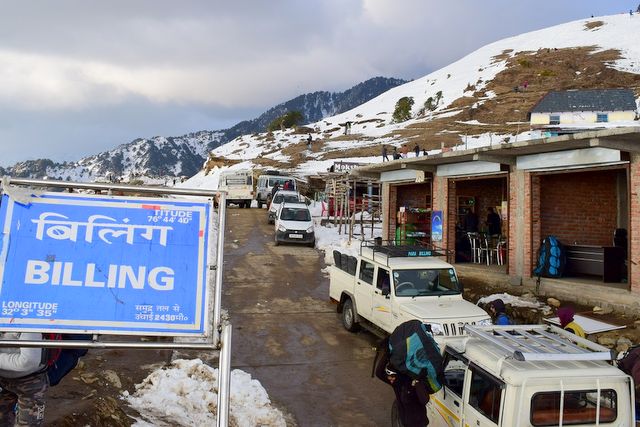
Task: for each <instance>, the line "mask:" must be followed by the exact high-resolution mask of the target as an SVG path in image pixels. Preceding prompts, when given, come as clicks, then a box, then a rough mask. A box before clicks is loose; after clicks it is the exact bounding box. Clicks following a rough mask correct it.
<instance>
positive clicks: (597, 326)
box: [544, 314, 626, 335]
mask: <svg viewBox="0 0 640 427" xmlns="http://www.w3.org/2000/svg"><path fill="white" fill-rule="evenodd" d="M544 321H545V322H548V323H551V324H553V325H556V326H560V319H559V318H558V317H551V318H549V319H544ZM573 321H574V322H576V323H577V324H578V325H580V326H581V327H582V329H584V332H585V333H586V334H587V335H589V334H597V333H599V332H606V331H615V330H616V329H624V328H626V326H624V325H622V326H618V325H612V324H611V323H606V322H601V321H599V320H595V319H592V318H590V317H585V316H581V315H579V314H576V315H574V316H573Z"/></svg>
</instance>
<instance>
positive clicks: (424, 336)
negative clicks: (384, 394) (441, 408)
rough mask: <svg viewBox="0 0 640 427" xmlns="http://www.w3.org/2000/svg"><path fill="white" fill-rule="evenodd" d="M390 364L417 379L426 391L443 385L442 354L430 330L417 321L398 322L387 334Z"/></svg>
mask: <svg viewBox="0 0 640 427" xmlns="http://www.w3.org/2000/svg"><path fill="white" fill-rule="evenodd" d="M389 356H390V357H389V363H390V364H391V366H393V367H394V368H396V370H397V371H398V372H400V373H402V374H404V375H407V376H409V377H410V378H412V379H415V380H420V381H421V382H422V383H423V384H424V385H425V386H426V389H427V391H428V392H429V394H432V393H435V392H437V391H438V390H440V389H441V388H442V385H443V384H444V367H443V364H442V354H441V353H440V348H439V347H438V344H437V343H436V342H435V341H434V339H433V336H431V333H430V331H428V330H427V327H426V326H425V325H424V324H423V323H422V322H420V321H419V320H409V321H407V322H404V323H402V324H401V325H399V326H398V327H397V328H396V329H395V330H394V331H393V332H392V333H391V336H389Z"/></svg>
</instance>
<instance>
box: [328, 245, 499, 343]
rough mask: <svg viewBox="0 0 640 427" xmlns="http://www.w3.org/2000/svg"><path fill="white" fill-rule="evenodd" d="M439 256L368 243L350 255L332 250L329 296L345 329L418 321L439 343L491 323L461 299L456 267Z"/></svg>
mask: <svg viewBox="0 0 640 427" xmlns="http://www.w3.org/2000/svg"><path fill="white" fill-rule="evenodd" d="M440 258H442V254H440V253H438V252H436V251H432V250H428V249H425V248H420V247H408V246H394V245H388V246H384V245H381V244H375V243H373V242H363V243H362V246H361V247H360V254H359V255H358V256H355V257H354V256H349V255H346V254H340V253H338V252H337V251H334V259H335V261H336V265H334V266H331V267H330V268H329V271H330V286H329V295H330V297H331V299H332V300H333V301H334V302H337V303H338V313H342V323H343V325H344V327H345V329H347V330H348V331H352V332H354V331H356V330H357V329H358V327H359V326H361V325H362V326H365V327H368V328H369V329H371V327H373V331H374V332H380V331H383V333H391V332H393V330H394V329H395V328H396V326H398V325H400V324H401V323H404V322H406V321H408V320H413V319H417V320H420V321H422V322H423V323H426V324H429V325H431V330H432V332H433V335H434V338H435V339H436V341H438V343H439V344H441V345H442V342H443V339H444V338H445V337H456V336H460V335H463V334H464V333H465V332H464V326H465V325H466V324H474V325H490V324H491V318H490V317H489V315H488V314H487V313H486V312H485V311H484V310H482V309H481V308H479V307H478V306H476V305H474V304H472V303H470V302H469V301H466V300H464V299H463V298H462V286H461V285H460V282H459V281H458V276H457V275H456V271H455V269H454V268H453V266H452V265H451V264H449V263H447V262H445V261H444V260H442V259H440Z"/></svg>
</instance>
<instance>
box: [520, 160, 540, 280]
mask: <svg viewBox="0 0 640 427" xmlns="http://www.w3.org/2000/svg"><path fill="white" fill-rule="evenodd" d="M525 176H526V179H525V192H524V197H525V200H526V201H527V202H526V207H525V217H524V218H525V224H527V225H526V226H525V229H526V230H527V233H526V234H525V239H524V248H525V252H524V260H523V261H524V273H525V274H524V277H531V276H532V274H533V273H532V271H533V269H534V267H535V266H536V265H537V264H538V249H540V242H541V241H542V219H541V218H542V216H541V212H540V210H541V197H542V193H541V192H542V187H541V180H540V175H535V174H530V173H526V174H525Z"/></svg>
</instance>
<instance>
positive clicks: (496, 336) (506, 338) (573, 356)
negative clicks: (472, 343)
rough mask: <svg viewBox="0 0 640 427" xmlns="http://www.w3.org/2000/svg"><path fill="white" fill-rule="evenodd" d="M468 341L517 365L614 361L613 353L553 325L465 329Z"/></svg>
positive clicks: (473, 327) (472, 327)
mask: <svg viewBox="0 0 640 427" xmlns="http://www.w3.org/2000/svg"><path fill="white" fill-rule="evenodd" d="M465 330H466V331H467V333H468V334H469V336H470V337H478V338H480V339H482V340H485V341H487V342H490V343H492V344H493V345H495V346H497V347H500V348H502V349H503V350H506V351H507V352H509V353H512V354H513V358H514V359H515V360H519V361H557V360H572V361H575V360H614V359H615V352H614V351H613V350H610V349H608V348H606V347H603V346H601V345H599V344H596V343H594V342H593V341H589V340H588V339H585V338H581V337H578V336H577V335H574V334H572V333H571V332H568V331H565V330H564V329H561V328H558V327H557V326H554V325H509V326H495V325H494V326H471V325H465Z"/></svg>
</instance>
